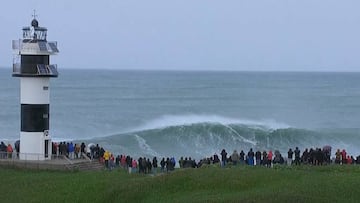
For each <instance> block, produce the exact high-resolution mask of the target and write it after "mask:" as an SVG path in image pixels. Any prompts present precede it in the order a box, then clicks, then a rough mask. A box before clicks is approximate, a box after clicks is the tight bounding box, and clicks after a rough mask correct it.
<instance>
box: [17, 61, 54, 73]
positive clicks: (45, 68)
mask: <svg viewBox="0 0 360 203" xmlns="http://www.w3.org/2000/svg"><path fill="white" fill-rule="evenodd" d="M13 74H15V75H24V76H58V75H59V72H58V70H57V65H56V64H51V65H45V64H38V65H36V68H35V67H34V68H33V69H31V70H30V71H29V70H27V71H24V70H23V68H22V67H21V64H20V63H14V64H13Z"/></svg>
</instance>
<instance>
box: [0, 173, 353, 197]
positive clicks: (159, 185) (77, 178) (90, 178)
mask: <svg viewBox="0 0 360 203" xmlns="http://www.w3.org/2000/svg"><path fill="white" fill-rule="evenodd" d="M0 180H1V183H2V184H0V185H1V186H0V199H1V202H359V201H360V166H321V167H312V166H301V167H291V168H289V167H278V168H272V169H268V168H261V167H245V166H242V167H235V168H225V169H221V168H216V167H207V168H200V169H186V170H176V171H174V172H172V173H169V174H164V175H159V176H148V175H139V174H130V175H129V174H127V173H126V171H123V170H114V171H111V172H109V171H100V172H59V171H25V170H19V169H0Z"/></svg>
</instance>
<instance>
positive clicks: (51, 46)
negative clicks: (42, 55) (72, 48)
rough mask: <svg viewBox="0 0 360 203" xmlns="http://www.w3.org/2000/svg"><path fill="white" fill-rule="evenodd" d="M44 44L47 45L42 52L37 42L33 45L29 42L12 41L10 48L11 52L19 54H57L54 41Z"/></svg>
mask: <svg viewBox="0 0 360 203" xmlns="http://www.w3.org/2000/svg"><path fill="white" fill-rule="evenodd" d="M43 42H44V41H43ZM39 43H40V42H39ZM44 43H45V44H47V45H45V48H46V49H44V50H42V49H40V47H39V44H38V43H37V42H34V43H33V42H32V41H31V40H30V41H29V42H23V41H22V40H21V39H20V40H13V41H12V48H13V50H16V51H20V52H21V51H24V52H48V53H58V52H59V50H58V48H57V42H56V41H51V42H44ZM24 44H37V45H38V46H24Z"/></svg>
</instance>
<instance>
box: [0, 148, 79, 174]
mask: <svg viewBox="0 0 360 203" xmlns="http://www.w3.org/2000/svg"><path fill="white" fill-rule="evenodd" d="M72 165H73V162H72V161H71V160H70V159H68V158H67V157H66V156H65V155H56V154H51V155H50V154H49V155H48V157H45V154H36V153H16V152H13V153H8V152H0V166H2V167H11V168H29V169H53V170H64V169H65V170H73V167H72Z"/></svg>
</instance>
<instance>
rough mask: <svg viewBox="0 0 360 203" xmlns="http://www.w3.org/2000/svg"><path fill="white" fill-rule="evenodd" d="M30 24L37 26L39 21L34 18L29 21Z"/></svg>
mask: <svg viewBox="0 0 360 203" xmlns="http://www.w3.org/2000/svg"><path fill="white" fill-rule="evenodd" d="M31 26H33V27H39V22H38V21H37V20H36V19H34V20H32V21H31Z"/></svg>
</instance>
